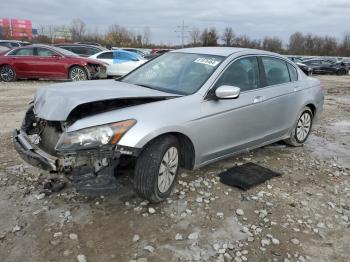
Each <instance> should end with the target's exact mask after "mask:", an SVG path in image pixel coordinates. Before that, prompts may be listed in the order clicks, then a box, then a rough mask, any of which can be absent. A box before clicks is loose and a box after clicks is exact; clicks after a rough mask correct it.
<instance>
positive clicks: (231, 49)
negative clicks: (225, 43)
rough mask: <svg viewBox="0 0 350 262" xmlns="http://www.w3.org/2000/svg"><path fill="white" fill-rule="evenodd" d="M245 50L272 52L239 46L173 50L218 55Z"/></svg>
mask: <svg viewBox="0 0 350 262" xmlns="http://www.w3.org/2000/svg"><path fill="white" fill-rule="evenodd" d="M243 51H254V53H261V54H266V53H269V54H271V53H270V52H266V51H262V50H256V49H249V48H239V47H192V48H184V49H177V50H173V51H171V52H182V53H192V54H206V55H218V56H230V55H232V54H234V53H238V52H243Z"/></svg>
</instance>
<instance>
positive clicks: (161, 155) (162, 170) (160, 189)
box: [134, 136, 180, 203]
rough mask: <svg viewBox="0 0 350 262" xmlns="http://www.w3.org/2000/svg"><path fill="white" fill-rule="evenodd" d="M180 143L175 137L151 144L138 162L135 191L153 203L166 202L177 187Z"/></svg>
mask: <svg viewBox="0 0 350 262" xmlns="http://www.w3.org/2000/svg"><path fill="white" fill-rule="evenodd" d="M179 148H180V147H179V143H178V141H177V139H176V137H174V136H164V137H161V138H159V139H157V140H155V141H154V142H152V143H151V144H149V145H148V146H147V147H146V148H145V149H144V150H143V152H142V153H141V154H140V156H139V157H138V159H137V161H136V166H135V174H134V188H135V191H136V192H137V193H138V194H139V195H140V196H141V197H143V198H145V199H147V200H149V201H150V202H152V203H159V202H161V201H163V200H165V199H166V198H167V197H168V196H169V195H170V193H171V190H172V188H173V187H174V185H175V181H176V177H177V173H178V170H179V165H180V151H179Z"/></svg>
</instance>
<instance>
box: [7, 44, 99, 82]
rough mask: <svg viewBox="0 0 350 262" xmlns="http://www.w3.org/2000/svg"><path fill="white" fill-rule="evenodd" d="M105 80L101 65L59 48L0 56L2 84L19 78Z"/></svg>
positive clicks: (40, 47)
mask: <svg viewBox="0 0 350 262" xmlns="http://www.w3.org/2000/svg"><path fill="white" fill-rule="evenodd" d="M105 77H106V66H105V64H104V63H103V62H100V61H97V60H94V59H89V58H84V57H80V56H78V55H76V54H74V53H72V52H70V51H67V50H64V49H62V48H59V47H53V46H47V45H29V46H24V47H20V48H17V49H14V50H11V51H9V52H7V53H4V54H1V55H0V80H2V81H5V82H10V81H15V80H16V79H20V78H34V79H38V78H45V79H70V80H72V81H80V80H88V79H97V78H105Z"/></svg>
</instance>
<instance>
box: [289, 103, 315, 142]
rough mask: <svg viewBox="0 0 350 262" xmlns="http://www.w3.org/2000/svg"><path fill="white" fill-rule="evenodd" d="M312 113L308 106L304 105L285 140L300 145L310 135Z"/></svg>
mask: <svg viewBox="0 0 350 262" xmlns="http://www.w3.org/2000/svg"><path fill="white" fill-rule="evenodd" d="M312 120H313V114H312V111H311V109H310V108H309V107H305V108H304V109H303V111H302V113H301V115H300V116H299V118H298V121H297V123H296V126H295V127H294V129H293V131H292V133H291V135H290V138H288V139H287V140H285V142H286V143H287V144H289V145H291V146H302V145H303V144H304V143H305V141H306V140H307V138H308V137H309V135H310V132H311V127H312Z"/></svg>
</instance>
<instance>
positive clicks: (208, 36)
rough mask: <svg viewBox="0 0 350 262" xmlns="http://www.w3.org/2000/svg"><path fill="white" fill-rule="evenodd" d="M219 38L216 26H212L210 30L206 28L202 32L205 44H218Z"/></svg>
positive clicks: (202, 39)
mask: <svg viewBox="0 0 350 262" xmlns="http://www.w3.org/2000/svg"><path fill="white" fill-rule="evenodd" d="M218 39H219V36H218V33H217V30H216V28H215V27H212V28H210V30H208V29H207V28H205V29H204V30H203V32H202V34H201V41H202V44H203V46H217V45H218Z"/></svg>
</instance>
